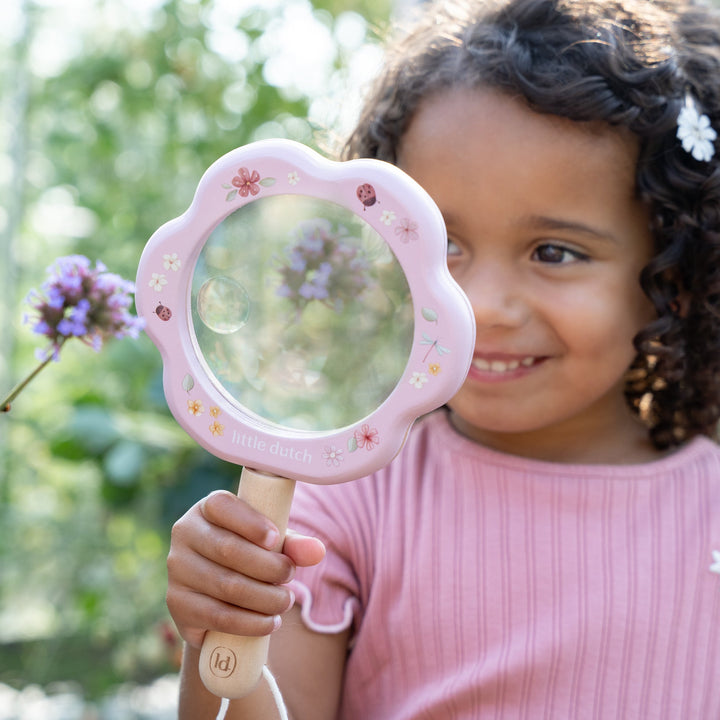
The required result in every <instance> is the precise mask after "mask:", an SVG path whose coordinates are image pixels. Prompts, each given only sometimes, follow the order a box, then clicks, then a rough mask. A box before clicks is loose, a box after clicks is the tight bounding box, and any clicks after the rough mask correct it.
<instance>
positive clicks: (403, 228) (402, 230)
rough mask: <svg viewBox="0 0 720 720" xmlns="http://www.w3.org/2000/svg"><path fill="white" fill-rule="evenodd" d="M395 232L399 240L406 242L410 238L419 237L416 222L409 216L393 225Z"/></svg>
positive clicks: (415, 238)
mask: <svg viewBox="0 0 720 720" xmlns="http://www.w3.org/2000/svg"><path fill="white" fill-rule="evenodd" d="M395 234H396V235H397V236H398V237H399V238H400V242H403V243H407V242H410V240H417V239H418V237H419V233H418V224H417V223H416V222H414V221H413V220H410V218H403V219H402V220H401V221H400V222H399V223H398V224H397V225H396V226H395Z"/></svg>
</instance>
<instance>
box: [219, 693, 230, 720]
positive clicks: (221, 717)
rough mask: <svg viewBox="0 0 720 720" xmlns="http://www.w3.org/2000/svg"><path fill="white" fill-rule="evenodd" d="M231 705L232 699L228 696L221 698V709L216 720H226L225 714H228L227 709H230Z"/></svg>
mask: <svg viewBox="0 0 720 720" xmlns="http://www.w3.org/2000/svg"><path fill="white" fill-rule="evenodd" d="M229 707H230V701H229V700H228V699H227V698H222V699H221V700H220V710H219V712H218V714H217V717H216V718H215V720H225V715H227V711H228V708H229Z"/></svg>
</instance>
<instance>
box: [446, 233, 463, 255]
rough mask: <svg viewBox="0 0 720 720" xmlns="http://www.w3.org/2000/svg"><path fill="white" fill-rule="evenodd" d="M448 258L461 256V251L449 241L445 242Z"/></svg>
mask: <svg viewBox="0 0 720 720" xmlns="http://www.w3.org/2000/svg"><path fill="white" fill-rule="evenodd" d="M447 254H448V257H451V256H457V255H462V250H461V249H460V248H459V247H458V246H457V245H456V244H455V243H454V242H453V241H452V240H451V239H450V238H448V242H447Z"/></svg>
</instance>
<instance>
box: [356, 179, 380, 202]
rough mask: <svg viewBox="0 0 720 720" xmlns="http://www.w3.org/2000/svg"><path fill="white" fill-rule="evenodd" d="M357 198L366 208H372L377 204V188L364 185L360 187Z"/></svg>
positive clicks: (368, 184) (367, 184)
mask: <svg viewBox="0 0 720 720" xmlns="http://www.w3.org/2000/svg"><path fill="white" fill-rule="evenodd" d="M357 196H358V200H359V201H360V202H361V203H362V204H363V205H364V206H365V207H366V208H369V207H372V206H373V205H374V204H375V203H376V202H377V196H376V195H375V188H374V187H373V186H372V185H371V184H370V183H363V184H362V185H358V189H357Z"/></svg>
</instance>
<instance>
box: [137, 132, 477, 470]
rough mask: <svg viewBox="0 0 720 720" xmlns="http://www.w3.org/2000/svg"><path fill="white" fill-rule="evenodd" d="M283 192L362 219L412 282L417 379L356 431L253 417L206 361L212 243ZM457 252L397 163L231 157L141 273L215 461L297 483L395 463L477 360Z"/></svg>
mask: <svg viewBox="0 0 720 720" xmlns="http://www.w3.org/2000/svg"><path fill="white" fill-rule="evenodd" d="M282 194H298V195H305V196H310V197H315V198H320V199H324V200H328V201H330V202H333V203H336V204H338V205H340V206H342V207H344V208H346V209H348V210H350V211H351V212H353V213H354V214H356V215H358V216H360V217H361V218H362V219H363V220H364V221H365V222H367V223H368V224H369V225H370V226H371V227H372V228H374V229H375V230H376V231H377V232H378V233H379V234H380V236H381V237H382V238H383V239H384V240H385V242H387V244H388V245H389V246H390V248H391V249H392V251H393V253H394V255H395V257H396V259H397V260H398V262H399V264H400V266H401V267H402V269H403V272H404V273H405V276H406V279H407V282H408V286H409V289H410V293H411V296H412V301H413V315H414V336H413V343H412V348H411V351H410V356H409V358H408V361H407V365H406V367H405V371H404V373H403V375H402V377H401V378H400V380H399V382H398V383H397V385H396V386H395V388H394V389H393V390H392V392H391V393H390V395H389V396H388V398H387V399H386V400H385V402H384V403H383V404H382V405H381V406H380V407H378V408H377V409H376V410H375V411H373V412H372V413H370V414H369V415H368V416H367V417H365V418H363V419H362V420H360V421H359V422H357V423H355V424H354V425H352V426H349V427H345V428H339V429H336V430H331V431H317V432H315V431H313V432H309V431H299V430H293V429H289V428H280V427H278V426H277V425H276V424H274V423H271V422H267V423H266V422H264V421H263V420H262V419H261V418H258V417H257V415H256V414H254V413H251V412H249V411H245V410H244V409H243V407H242V405H241V403H242V399H241V398H238V399H235V401H233V399H232V398H231V397H229V395H228V394H227V393H226V392H225V391H224V390H222V389H221V388H220V387H219V386H218V384H217V383H216V382H214V381H213V379H212V378H211V377H209V376H208V373H207V372H206V370H205V367H206V366H205V364H204V362H203V361H202V360H201V358H200V357H199V354H200V351H199V349H198V347H197V342H196V340H195V336H194V331H193V329H192V323H191V319H190V311H189V307H190V292H191V286H192V277H193V272H194V268H195V263H196V261H197V259H198V256H199V255H200V252H201V250H202V248H203V246H204V245H205V243H206V241H207V239H208V237H209V236H210V234H211V232H212V231H213V230H214V229H215V228H216V227H217V225H219V224H220V223H221V222H222V220H224V219H225V218H226V217H227V216H228V215H230V214H231V213H233V212H234V211H236V210H237V209H239V208H240V207H242V206H243V205H245V204H247V203H250V202H253V201H254V200H256V199H259V198H263V197H269V196H272V195H282ZM446 246H447V239H446V232H445V225H444V222H443V219H442V216H441V214H440V211H439V210H438V209H437V207H436V205H435V203H434V202H433V201H432V199H431V198H430V196H429V195H428V194H427V193H426V192H425V191H424V190H423V189H422V188H421V187H420V186H419V185H418V184H417V183H416V182H415V181H414V180H412V179H411V178H410V177H409V176H407V175H406V174H405V173H403V172H402V171H401V170H399V169H398V168H396V167H395V166H393V165H390V164H388V163H384V162H381V161H378V160H352V161H349V162H334V161H331V160H327V159H326V158H324V157H322V156H321V155H319V154H317V153H316V152H314V151H313V150H311V149H309V148H307V147H305V146H304V145H301V144H299V143H296V142H292V141H289V140H263V141H260V142H256V143H252V144H250V145H246V146H244V147H241V148H237V149H235V150H233V151H231V152H229V153H227V154H226V155H224V156H223V157H221V158H219V159H218V160H217V161H216V162H215V163H213V164H212V165H211V166H210V168H208V170H207V171H206V172H205V174H204V175H203V177H202V178H201V180H200V183H199V185H198V188H197V191H196V193H195V197H194V198H193V201H192V203H191V205H190V207H189V208H188V209H187V211H186V212H184V213H183V214H182V215H181V216H180V217H178V218H175V219H174V220H171V221H170V222H168V223H166V224H165V225H163V226H162V227H161V228H159V229H158V230H157V231H156V232H155V233H154V234H153V236H152V237H151V238H150V240H149V241H148V243H147V246H146V247H145V250H144V251H143V254H142V257H141V259H140V264H139V268H138V275H137V290H136V304H137V309H138V314H139V315H141V316H142V317H144V318H145V321H146V331H147V333H148V335H149V336H150V338H151V339H152V340H153V342H154V343H155V345H156V346H157V347H158V349H159V350H160V353H161V355H162V358H163V366H164V374H163V382H164V388H165V396H166V398H167V401H168V405H169V407H170V410H171V411H172V413H173V415H174V416H175V418H176V419H177V421H178V422H179V423H180V425H181V426H182V427H183V428H184V429H185V430H186V431H187V432H188V433H189V434H190V435H191V436H192V437H193V438H195V439H196V440H197V441H198V442H199V443H200V444H201V445H202V446H203V447H205V448H206V449H207V450H209V451H210V452H211V453H213V454H214V455H216V456H218V457H221V458H223V459H225V460H229V461H231V462H235V463H237V464H239V465H245V466H247V467H250V468H253V469H255V470H260V471H265V472H270V473H273V474H276V475H280V476H283V477H289V478H293V479H294V480H302V481H305V482H311V483H319V484H329V483H337V482H344V481H346V480H352V479H355V478H358V477H362V476H364V475H367V474H369V473H371V472H373V471H375V470H377V469H379V468H381V467H383V466H384V465H386V464H387V463H388V462H390V460H392V458H393V457H394V456H395V455H396V454H397V453H398V451H399V450H400V448H401V447H402V445H403V443H404V441H405V438H406V436H407V433H408V432H409V430H410V427H411V426H412V423H413V422H414V420H415V419H416V418H417V417H419V416H420V415H423V414H425V413H427V412H429V411H431V410H433V409H435V408H436V407H439V406H440V405H443V404H444V403H445V402H447V401H448V400H449V399H450V398H451V397H452V396H453V395H454V394H455V393H456V392H457V390H458V389H459V388H460V386H461V385H462V383H463V381H464V379H465V376H466V374H467V371H468V369H469V366H470V361H471V359H472V353H473V347H474V340H475V324H474V318H473V313H472V309H471V306H470V303H469V301H468V299H467V297H466V296H465V294H464V293H463V292H462V290H461V289H460V287H459V286H458V285H457V283H456V282H455V281H454V280H453V278H452V277H451V275H450V273H449V272H448V269H447V263H446ZM239 403H240V404H239Z"/></svg>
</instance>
